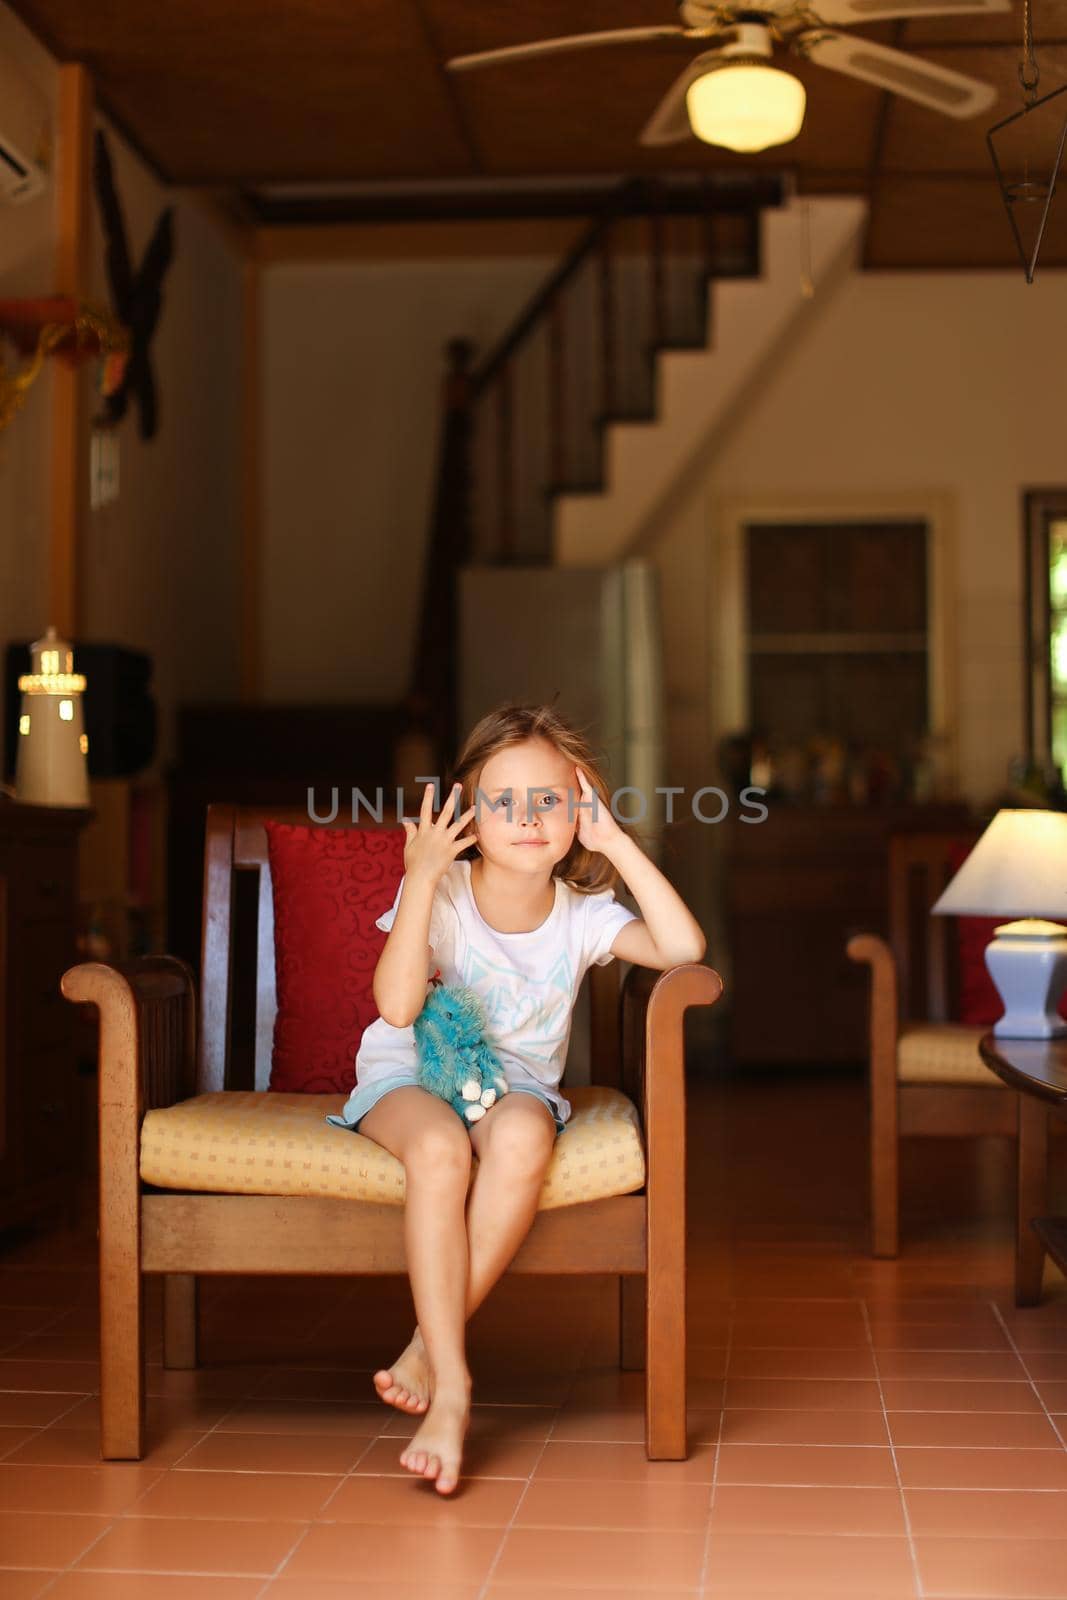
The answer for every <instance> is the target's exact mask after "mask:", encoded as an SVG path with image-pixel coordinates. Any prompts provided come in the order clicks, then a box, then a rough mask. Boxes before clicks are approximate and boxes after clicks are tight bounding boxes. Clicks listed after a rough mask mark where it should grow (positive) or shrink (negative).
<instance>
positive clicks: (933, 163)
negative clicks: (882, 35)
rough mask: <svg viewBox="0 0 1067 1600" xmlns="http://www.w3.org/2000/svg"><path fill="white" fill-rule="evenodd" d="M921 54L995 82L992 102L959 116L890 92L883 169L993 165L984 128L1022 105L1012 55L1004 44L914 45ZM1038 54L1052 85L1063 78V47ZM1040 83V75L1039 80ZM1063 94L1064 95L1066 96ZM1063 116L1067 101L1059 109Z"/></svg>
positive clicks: (1066, 67) (1066, 62)
mask: <svg viewBox="0 0 1067 1600" xmlns="http://www.w3.org/2000/svg"><path fill="white" fill-rule="evenodd" d="M915 54H917V55H919V54H921V55H922V57H923V58H924V60H927V61H933V62H936V63H937V65H939V66H942V67H949V68H951V69H952V70H953V71H954V72H966V73H969V74H971V75H972V76H974V77H976V78H981V79H982V80H983V82H985V83H992V84H995V85H996V88H997V90H998V96H997V102H996V104H995V105H994V106H993V107H992V109H991V110H989V111H987V112H984V113H983V115H982V116H980V117H971V118H968V119H967V120H966V121H959V120H958V119H957V118H955V117H945V116H942V115H941V114H940V113H939V112H937V111H928V110H927V109H926V107H925V106H919V105H916V104H915V103H914V101H910V100H904V99H902V98H901V96H899V95H894V96H893V97H892V99H891V102H890V107H889V111H888V115H887V120H886V128H885V139H884V144H883V148H882V170H883V172H885V173H887V174H888V173H894V172H895V173H900V172H930V173H934V172H940V173H953V172H965V173H979V172H982V173H984V172H986V171H992V168H991V166H990V161H989V151H988V149H987V148H986V138H985V136H986V130H987V129H988V128H991V127H992V126H993V124H994V123H996V122H999V121H1000V120H1001V119H1002V118H1004V117H1006V116H1009V115H1010V114H1011V112H1013V111H1018V110H1020V108H1021V106H1022V90H1021V88H1020V86H1019V78H1018V74H1017V72H1016V64H1017V63H1016V60H1015V58H1014V56H1013V55H1012V53H1011V52H1010V51H1007V50H981V51H973V50H935V49H931V48H924V49H923V50H922V51H916V52H915ZM1042 59H1043V61H1044V63H1045V65H1046V66H1047V68H1048V74H1047V75H1048V77H1049V78H1050V80H1051V81H1050V82H1049V85H1048V87H1049V88H1052V87H1054V86H1057V85H1059V84H1061V83H1063V82H1065V81H1067V47H1065V46H1060V47H1059V48H1057V49H1050V50H1046V51H1044V52H1043V53H1042ZM1042 88H1044V79H1043V80H1042ZM1065 99H1067V97H1065ZM1065 116H1067V104H1065V105H1064V106H1063V110H1062V112H1061V115H1060V124H1061V126H1062V122H1063V117H1065Z"/></svg>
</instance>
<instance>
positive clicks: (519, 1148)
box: [375, 1094, 556, 1413]
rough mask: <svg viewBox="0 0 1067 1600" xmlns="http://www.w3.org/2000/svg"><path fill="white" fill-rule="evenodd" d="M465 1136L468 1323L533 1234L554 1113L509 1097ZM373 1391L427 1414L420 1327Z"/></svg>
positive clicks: (533, 1101) (530, 1099)
mask: <svg viewBox="0 0 1067 1600" xmlns="http://www.w3.org/2000/svg"><path fill="white" fill-rule="evenodd" d="M469 1133H470V1140H471V1143H472V1144H473V1146H474V1148H475V1152H476V1153H477V1156H478V1171H477V1172H476V1173H475V1176H474V1183H473V1184H472V1186H471V1190H470V1196H469V1198H468V1201H467V1219H466V1226H467V1240H468V1246H469V1260H470V1267H469V1276H468V1281H467V1293H466V1302H465V1314H466V1316H467V1317H468V1318H469V1317H471V1316H473V1314H474V1312H475V1311H476V1310H477V1309H478V1307H479V1306H480V1305H481V1303H482V1301H483V1300H484V1299H485V1297H486V1296H487V1295H488V1293H489V1291H490V1289H491V1288H492V1287H493V1285H494V1284H495V1283H496V1282H497V1280H498V1279H499V1277H500V1275H501V1273H502V1272H504V1270H505V1268H506V1267H507V1266H508V1264H509V1263H510V1262H511V1261H512V1259H513V1258H514V1255H515V1252H516V1251H517V1250H518V1248H519V1246H520V1244H521V1243H522V1241H523V1239H525V1237H526V1235H527V1233H528V1232H529V1231H530V1226H531V1224H532V1222H533V1220H534V1217H535V1216H536V1215H537V1206H538V1202H539V1200H540V1198H541V1189H542V1186H543V1184H544V1179H545V1170H546V1168H547V1166H548V1163H549V1161H550V1160H551V1159H552V1151H553V1149H554V1146H555V1141H556V1125H555V1119H554V1118H553V1116H552V1113H551V1111H550V1110H549V1109H548V1107H547V1106H546V1105H545V1104H544V1102H543V1101H541V1100H539V1099H537V1097H536V1096H534V1095H529V1094H509V1095H505V1096H504V1097H503V1099H501V1100H498V1101H497V1102H496V1104H495V1105H494V1106H493V1107H492V1109H491V1110H490V1111H489V1112H488V1113H487V1114H486V1116H484V1117H482V1118H481V1120H480V1121H478V1122H475V1123H473V1124H472V1125H471V1127H470V1130H469ZM375 1383H376V1385H377V1388H378V1393H379V1394H380V1395H381V1397H382V1399H383V1400H386V1401H387V1402H388V1403H389V1404H390V1405H395V1406H397V1407H398V1409H399V1410H402V1411H409V1412H413V1413H418V1412H421V1411H424V1410H425V1409H426V1406H427V1404H428V1403H429V1396H430V1393H431V1388H432V1384H431V1374H430V1370H429V1363H428V1360H427V1358H426V1353H425V1349H424V1344H423V1340H422V1333H421V1326H420V1327H417V1328H416V1329H415V1333H414V1336H413V1338H412V1340H411V1343H410V1344H409V1345H408V1346H407V1348H406V1350H404V1352H403V1354H402V1355H401V1356H400V1357H399V1358H398V1359H397V1360H396V1361H395V1362H394V1363H393V1366H392V1367H391V1368H388V1369H383V1370H382V1372H380V1373H376V1374H375Z"/></svg>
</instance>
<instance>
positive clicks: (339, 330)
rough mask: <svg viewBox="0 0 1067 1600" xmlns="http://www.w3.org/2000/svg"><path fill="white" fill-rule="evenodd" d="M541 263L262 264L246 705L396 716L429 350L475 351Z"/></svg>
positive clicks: (423, 509) (414, 552) (403, 680)
mask: <svg viewBox="0 0 1067 1600" xmlns="http://www.w3.org/2000/svg"><path fill="white" fill-rule="evenodd" d="M553 265H554V260H553V258H551V257H545V258H527V257H513V258H497V259H492V260H488V259H487V260H465V261H454V260H419V261H375V262H363V263H336V264H329V265H313V266H312V265H289V264H286V265H278V266H275V267H272V268H270V269H269V270H268V271H266V273H265V282H264V291H263V354H262V360H263V408H264V409H263V419H262V421H263V455H262V459H263V592H262V619H263V683H262V693H263V698H264V699H265V700H267V701H271V702H274V703H279V702H289V703H293V702H299V701H319V702H336V701H343V700H348V701H365V702H369V703H386V702H389V701H390V700H396V699H399V698H400V697H401V696H402V694H403V692H404V690H405V689H406V687H407V680H408V672H409V668H410V664H411V659H412V651H413V650H414V647H415V628H416V625H417V621H418V601H419V589H420V582H421V574H422V567H423V561H424V558H425V549H426V538H427V534H428V531H429V520H430V514H431V508H432V503H433V486H434V479H435V472H436V464H437V443H438V421H439V417H440V409H441V380H442V376H443V372H444V347H445V344H446V342H447V341H448V340H449V339H452V338H458V337H467V338H469V339H472V340H473V341H474V343H475V345H476V346H477V349H478V351H479V352H480V353H483V354H484V353H485V352H487V351H488V350H489V349H491V348H492V346H493V344H494V342H495V341H496V340H497V339H498V338H499V337H500V336H501V334H502V333H503V332H504V331H505V330H506V328H507V327H508V325H509V323H510V322H511V320H512V318H513V317H514V316H516V315H517V313H518V312H519V311H520V310H521V309H522V307H523V306H524V305H525V303H526V301H527V300H528V299H529V297H530V296H531V295H532V294H533V293H534V292H535V290H536V289H537V288H538V287H539V286H540V284H541V283H542V282H543V280H544V278H545V277H546V276H547V274H548V272H549V271H550V270H551V268H552V266H553Z"/></svg>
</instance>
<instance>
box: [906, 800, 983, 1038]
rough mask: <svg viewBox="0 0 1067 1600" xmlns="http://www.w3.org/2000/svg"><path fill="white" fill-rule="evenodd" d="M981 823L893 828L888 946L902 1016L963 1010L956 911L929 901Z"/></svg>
mask: <svg viewBox="0 0 1067 1600" xmlns="http://www.w3.org/2000/svg"><path fill="white" fill-rule="evenodd" d="M981 831H982V830H981V828H968V829H956V830H953V831H951V832H937V833H895V834H891V835H890V838H889V947H890V949H891V950H892V952H893V956H894V959H895V961H896V965H897V976H898V984H899V1013H900V1021H901V1022H951V1021H952V1020H953V1019H954V1018H956V1017H958V1015H959V979H960V974H959V959H958V945H957V934H956V918H955V917H942V916H937V917H933V916H931V915H930V907H931V906H932V905H933V904H934V901H935V900H936V899H937V898H938V896H939V895H940V894H941V892H942V890H943V889H944V888H945V886H946V885H947V883H948V882H949V880H950V878H952V877H953V875H954V874H955V872H956V870H957V868H956V865H955V863H954V861H953V854H954V852H956V851H958V850H959V849H960V848H961V847H962V848H969V847H970V846H972V845H974V844H975V843H976V842H977V840H978V838H979V836H980V834H981Z"/></svg>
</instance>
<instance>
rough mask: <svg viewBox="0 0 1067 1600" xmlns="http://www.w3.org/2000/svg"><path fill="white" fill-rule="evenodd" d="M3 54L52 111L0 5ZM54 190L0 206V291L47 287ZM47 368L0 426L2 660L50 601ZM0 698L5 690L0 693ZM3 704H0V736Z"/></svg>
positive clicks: (27, 45)
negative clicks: (10, 420)
mask: <svg viewBox="0 0 1067 1600" xmlns="http://www.w3.org/2000/svg"><path fill="white" fill-rule="evenodd" d="M0 60H3V61H4V62H5V64H9V65H10V66H11V68H12V70H13V71H15V72H17V73H19V74H20V75H21V76H22V77H24V78H25V80H26V81H27V82H28V83H30V84H31V85H32V86H33V88H34V89H35V90H36V92H37V94H38V95H40V97H41V99H42V101H43V102H44V103H45V104H46V105H47V106H48V107H49V108H50V109H51V111H52V114H53V116H54V114H55V107H56V97H57V92H58V82H59V80H58V73H57V70H56V64H55V62H54V61H53V60H52V58H51V56H50V55H48V54H47V52H46V51H44V50H42V49H41V47H40V45H38V44H37V42H36V40H35V39H34V38H33V36H32V35H31V34H30V33H29V32H28V30H27V29H26V28H24V27H23V25H22V23H21V22H20V21H19V20H18V19H17V18H16V17H15V15H14V14H13V13H12V12H11V11H9V10H8V9H7V7H6V6H5V5H2V4H0ZM52 208H53V196H52V193H51V191H48V190H46V192H45V193H44V194H42V195H38V196H37V198H36V199H33V200H27V201H25V202H24V203H23V204H22V205H20V206H7V207H3V208H0V298H4V299H8V298H16V297H20V296H23V295H37V294H45V293H48V292H50V290H51V288H52V285H53V274H54V270H55V225H54V221H53V215H52ZM51 410H52V394H51V370H50V369H49V368H47V367H46V370H45V371H44V372H42V373H41V375H40V377H39V378H38V379H37V382H36V384H35V385H34V387H33V389H32V390H31V391H30V394H29V397H28V399H27V401H26V404H25V406H24V407H23V410H22V412H21V413H20V414H19V416H18V417H17V418H16V419H15V421H14V422H13V423H12V424H11V426H10V427H9V428H7V429H5V430H4V431H3V432H2V433H0V660H2V650H3V647H4V646H5V645H6V643H7V641H8V640H9V639H25V638H36V637H37V636H38V634H39V633H42V632H43V631H44V626H45V623H46V621H47V619H46V617H45V610H46V607H47V604H48V542H49V537H50V517H51V494H50V483H49V471H50V460H49V451H50V449H51V431H50V422H51ZM0 701H2V697H0ZM3 716H4V708H3V704H2V703H0V738H2V737H3Z"/></svg>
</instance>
